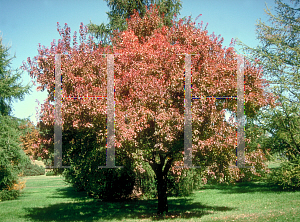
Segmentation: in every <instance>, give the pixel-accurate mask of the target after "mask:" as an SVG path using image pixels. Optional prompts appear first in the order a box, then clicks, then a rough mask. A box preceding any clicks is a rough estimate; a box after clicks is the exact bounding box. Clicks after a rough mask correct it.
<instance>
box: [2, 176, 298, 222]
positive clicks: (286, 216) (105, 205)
mask: <svg viewBox="0 0 300 222" xmlns="http://www.w3.org/2000/svg"><path fill="white" fill-rule="evenodd" d="M25 179H26V180H27V182H26V188H25V189H24V190H23V191H22V194H21V196H20V197H19V198H18V199H17V200H12V201H3V202H0V221H2V222H4V221H9V222H17V221H101V222H102V221H163V220H169V221H257V222H260V221H300V191H297V192H288V191H284V192H283V191H279V190H278V189H277V188H276V187H268V186H266V185H265V184H264V183H240V184H237V185H235V186H233V185H230V186H225V185H219V186H208V185H207V186H205V187H204V188H202V189H200V190H198V191H196V192H194V194H193V195H191V196H189V197H186V198H181V197H179V198H169V213H170V214H169V215H167V216H166V217H165V218H158V217H156V216H155V212H156V206H157V200H139V201H133V200H132V201H126V202H102V201H99V200H94V199H90V198H87V197H86V196H85V195H84V194H83V193H77V192H75V191H74V190H73V188H72V187H70V186H68V185H67V184H66V183H65V182H64V181H63V178H62V177H59V176H55V177H46V176H36V177H26V178H25Z"/></svg>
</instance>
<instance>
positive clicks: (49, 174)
mask: <svg viewBox="0 0 300 222" xmlns="http://www.w3.org/2000/svg"><path fill="white" fill-rule="evenodd" d="M46 176H57V174H56V173H55V172H54V171H48V172H47V173H46Z"/></svg>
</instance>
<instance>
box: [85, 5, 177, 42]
mask: <svg viewBox="0 0 300 222" xmlns="http://www.w3.org/2000/svg"><path fill="white" fill-rule="evenodd" d="M105 1H106V2H107V5H108V7H109V8H110V11H109V12H107V15H108V19H109V23H108V24H104V23H101V24H100V25H96V24H93V23H90V24H88V25H87V27H88V29H89V32H90V33H91V34H92V35H93V36H94V37H96V38H97V39H98V40H99V41H101V42H102V43H103V44H109V43H110V36H113V31H114V30H118V31H124V30H126V29H127V22H126V19H130V16H132V15H133V14H134V10H136V11H137V12H138V13H139V15H140V16H141V17H144V15H145V13H146V7H148V8H149V7H150V5H151V4H153V5H154V4H156V5H157V6H159V9H158V11H159V15H160V16H163V24H164V25H166V26H172V20H173V16H174V14H177V15H178V14H180V13H179V11H180V9H181V8H182V5H181V1H180V0H105Z"/></svg>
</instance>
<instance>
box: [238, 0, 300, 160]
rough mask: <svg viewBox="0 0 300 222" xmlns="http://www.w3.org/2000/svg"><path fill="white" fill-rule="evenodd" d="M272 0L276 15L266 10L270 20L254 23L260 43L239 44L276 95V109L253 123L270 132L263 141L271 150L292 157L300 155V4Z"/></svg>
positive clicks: (268, 111)
mask: <svg viewBox="0 0 300 222" xmlns="http://www.w3.org/2000/svg"><path fill="white" fill-rule="evenodd" d="M275 2H276V7H275V12H276V13H275V14H273V13H272V12H271V10H270V9H269V8H267V9H266V10H265V12H266V14H267V15H268V17H269V23H266V22H262V21H261V20H259V22H258V24H257V39H258V40H259V42H260V45H258V46H257V47H254V48H252V47H249V46H247V45H245V44H243V43H242V42H239V45H240V46H241V47H242V50H243V52H246V53H248V54H249V55H250V56H248V57H249V60H252V61H253V60H258V64H260V65H262V66H263V72H264V75H265V76H266V77H267V78H268V79H269V80H270V81H271V84H270V90H271V91H272V92H273V93H274V94H275V95H277V96H278V97H277V98H278V99H277V102H278V103H277V104H278V106H277V107H276V108H275V109H273V108H270V107H266V108H265V109H262V110H261V112H260V115H257V119H256V124H257V125H258V127H260V128H261V129H263V130H265V131H266V132H267V133H268V135H270V136H267V137H266V139H265V140H264V142H263V141H262V142H263V143H264V145H265V146H268V147H269V148H272V152H273V153H276V152H279V153H282V154H284V155H286V156H287V158H288V159H289V160H293V159H295V158H296V159H298V158H299V157H300V71H299V70H300V65H299V64H300V7H299V6H300V4H299V0H291V1H290V4H288V3H286V2H283V1H280V0H276V1H275Z"/></svg>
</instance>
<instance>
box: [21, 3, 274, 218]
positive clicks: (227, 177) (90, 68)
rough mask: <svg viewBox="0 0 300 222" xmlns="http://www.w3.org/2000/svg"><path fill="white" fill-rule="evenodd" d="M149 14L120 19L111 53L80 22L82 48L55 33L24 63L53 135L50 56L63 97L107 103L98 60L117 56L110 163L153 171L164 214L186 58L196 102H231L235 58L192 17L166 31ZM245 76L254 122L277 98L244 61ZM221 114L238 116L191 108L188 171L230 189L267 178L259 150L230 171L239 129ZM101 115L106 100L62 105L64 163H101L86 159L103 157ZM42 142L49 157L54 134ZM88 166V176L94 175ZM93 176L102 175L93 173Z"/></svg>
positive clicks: (209, 107) (179, 144) (228, 105)
mask: <svg viewBox="0 0 300 222" xmlns="http://www.w3.org/2000/svg"><path fill="white" fill-rule="evenodd" d="M146 14H147V16H144V17H143V18H140V17H139V15H138V13H137V12H136V13H135V14H134V16H132V17H131V19H129V20H128V21H127V22H128V29H127V30H125V31H122V32H116V33H115V35H114V37H113V38H112V43H113V49H112V51H111V48H110V47H96V45H95V43H94V42H93V41H92V38H91V37H90V38H87V34H86V33H87V30H86V28H85V27H84V26H83V24H81V26H80V37H79V40H80V42H79V44H78V42H77V38H76V33H75V34H74V37H73V46H71V37H70V28H69V27H67V25H66V26H65V28H64V29H61V28H59V27H58V31H59V33H60V35H61V36H62V39H61V40H59V41H58V43H57V44H56V43H55V42H53V43H51V47H50V48H46V47H43V46H40V47H39V50H38V51H39V55H37V56H36V57H35V58H34V59H33V60H31V59H30V58H28V61H27V64H26V63H24V65H23V68H24V69H26V70H28V71H29V73H30V75H31V77H32V78H36V81H37V82H38V83H39V84H41V86H38V88H37V89H38V90H45V89H47V90H48V98H47V100H46V101H45V102H44V104H42V108H41V112H42V114H41V122H40V124H42V125H44V126H49V127H50V128H51V127H53V124H54V106H53V105H52V104H51V102H53V101H54V87H55V81H54V75H53V70H54V64H55V61H54V55H55V54H62V58H61V64H62V68H61V70H62V82H63V84H62V85H63V88H62V94H63V95H64V96H78V97H79V96H88V95H93V96H98V97H101V96H103V97H105V96H106V83H107V81H106V79H107V75H106V69H107V64H106V58H104V56H103V54H112V53H113V54H115V58H114V63H115V65H114V70H115V71H114V75H115V76H114V78H115V80H114V81H115V132H116V134H115V137H116V155H117V157H116V160H120V158H118V153H122V155H124V156H126V157H128V158H131V159H134V160H135V161H136V162H138V161H144V162H146V163H147V164H149V165H150V166H151V168H152V170H153V172H154V173H155V176H156V178H155V179H156V183H157V192H158V213H159V214H161V213H163V212H167V211H168V205H167V186H166V180H167V175H168V172H169V171H171V172H173V173H174V174H177V175H178V176H179V177H180V176H183V175H181V173H182V172H183V171H182V170H183V169H182V168H178V166H183V157H184V153H183V147H184V146H183V138H184V137H183V135H184V67H185V56H184V54H197V55H194V56H192V59H191V60H192V67H193V68H192V78H193V82H192V84H193V87H192V93H193V95H196V96H235V95H236V94H237V88H236V75H237V61H236V56H237V55H236V53H235V51H234V49H233V47H228V48H226V47H223V46H222V42H223V39H220V37H218V36H215V35H214V34H212V35H208V34H207V30H206V29H203V28H202V25H201V26H199V27H196V26H195V23H193V22H191V21H190V19H189V20H183V19H180V20H179V21H177V22H175V21H173V22H174V24H173V26H172V27H167V26H164V25H163V20H162V18H161V17H160V16H159V13H158V11H157V9H156V8H155V7H151V8H150V9H147V11H146ZM232 44H233V42H232ZM244 74H245V94H246V96H245V114H246V116H251V115H255V113H256V112H257V111H258V110H259V108H260V107H263V106H266V105H268V104H272V103H273V102H274V100H273V97H272V94H270V93H267V92H265V91H264V87H266V85H267V82H266V81H265V80H263V79H262V76H261V67H256V65H255V64H251V63H250V62H248V61H245V68H244ZM225 110H230V111H232V112H233V113H236V101H235V100H219V101H216V100H214V99H203V100H193V103H192V118H193V125H192V128H193V147H192V148H193V154H194V157H193V158H194V159H193V160H194V163H195V165H200V166H202V170H203V171H205V175H204V178H203V180H204V181H205V180H207V179H208V178H213V179H214V180H216V181H219V182H224V181H225V182H226V181H227V182H228V181H229V182H231V181H235V180H239V179H242V178H245V177H246V176H251V175H257V176H260V175H261V173H263V172H265V171H266V170H267V169H266V166H265V165H264V163H263V162H264V160H265V158H264V154H263V152H262V151H261V150H260V149H256V150H251V151H247V149H246V154H245V162H246V165H249V166H254V168H250V169H239V168H230V167H229V166H231V165H234V164H235V139H236V138H235V135H236V133H235V129H236V124H235V123H234V121H233V118H232V122H231V124H228V123H227V122H226V121H224V115H225ZM105 117H106V100H105V99H102V100H101V99H99V100H92V99H84V100H74V99H70V100H69V99H64V100H63V101H62V122H63V124H62V126H63V135H66V136H65V137H64V139H65V141H66V142H65V143H66V146H64V144H63V149H64V150H63V152H65V153H66V157H68V158H67V160H66V161H67V162H66V163H68V162H69V163H71V165H72V164H73V166H74V167H75V169H77V170H79V168H80V167H84V164H89V163H90V162H94V163H96V164H99V162H97V161H99V158H96V157H95V156H91V155H90V154H89V152H92V151H93V150H94V151H95V150H102V151H103V149H104V148H103V147H104V146H105V140H106V139H105ZM52 129H53V128H52ZM76 129H77V130H80V131H85V133H87V134H86V136H85V137H84V138H83V137H80V136H79V137H76V139H74V138H72V137H69V138H68V137H67V135H72V133H71V134H68V132H72V130H76ZM73 135H74V134H73ZM88 137H90V139H87V138H88ZM84 139H86V140H85V142H84V143H83V142H82V140H84ZM41 140H42V139H41ZM42 143H43V144H46V143H47V144H48V145H49V146H48V148H49V150H50V149H53V135H52V137H51V136H49V137H48V139H47V140H44V141H43V142H42ZM63 143H64V142H63ZM74 144H77V147H76V145H74ZM125 144H127V145H128V144H130V146H127V145H125ZM51 147H52V148H51ZM45 149H47V148H45ZM80 149H81V150H80ZM78 152H80V154H78ZM92 153H94V154H95V153H97V152H92ZM76 154H78V155H80V157H78V158H77V160H80V161H81V162H80V163H79V162H76V161H75V159H76ZM83 157H88V158H89V159H86V160H85V161H87V160H88V162H85V163H83V162H82V161H83V159H82V158H83ZM121 159H122V158H121ZM121 162H122V161H121ZM121 162H120V163H121ZM76 164H77V165H76ZM121 164H122V163H121ZM94 165H95V164H94ZM91 167H92V166H91ZM91 167H89V169H88V168H87V169H86V170H87V171H85V172H89V173H92V171H91ZM92 168H93V167H92ZM93 169H95V168H93ZM97 170H98V171H97ZM114 170H117V169H114ZM136 170H137V171H140V172H143V171H144V169H143V168H142V167H141V165H136ZM95 172H100V171H99V169H95ZM85 174H86V173H85ZM82 178H83V177H82ZM82 178H81V180H82V181H83V180H84V181H83V182H81V180H77V183H81V184H84V186H91V185H90V184H91V183H92V182H91V181H88V179H91V178H90V177H89V178H88V179H82ZM94 182H95V181H94Z"/></svg>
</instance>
